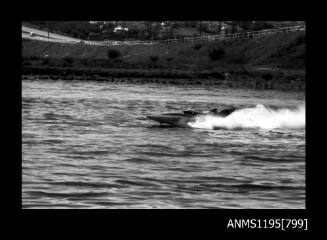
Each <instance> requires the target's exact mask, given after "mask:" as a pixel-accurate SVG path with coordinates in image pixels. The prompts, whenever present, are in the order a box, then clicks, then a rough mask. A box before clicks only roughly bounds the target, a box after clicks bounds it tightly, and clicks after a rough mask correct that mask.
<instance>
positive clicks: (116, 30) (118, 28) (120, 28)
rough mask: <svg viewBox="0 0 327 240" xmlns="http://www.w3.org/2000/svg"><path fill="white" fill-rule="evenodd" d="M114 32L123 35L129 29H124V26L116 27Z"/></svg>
mask: <svg viewBox="0 0 327 240" xmlns="http://www.w3.org/2000/svg"><path fill="white" fill-rule="evenodd" d="M114 32H115V33H122V32H128V28H126V27H125V28H124V27H122V26H118V27H115V28H114Z"/></svg>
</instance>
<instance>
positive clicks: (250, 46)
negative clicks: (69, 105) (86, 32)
mask: <svg viewBox="0 0 327 240" xmlns="http://www.w3.org/2000/svg"><path fill="white" fill-rule="evenodd" d="M22 44H23V45H22V56H23V64H26V65H50V66H51V65H52V66H60V65H62V64H66V65H67V64H70V65H71V66H76V67H80V66H91V67H92V66H93V67H102V68H135V69H138V68H161V69H192V70H197V69H199V70H204V69H232V68H244V67H254V66H260V67H273V68H275V67H277V68H285V69H304V68H305V32H293V33H283V34H273V35H270V36H265V37H258V38H253V39H247V40H237V39H232V40H224V41H215V42H203V43H195V44H191V43H189V44H175V45H136V46H90V45H85V44H75V45H74V44H62V43H47V42H40V41H32V40H23V43H22ZM110 49H111V50H112V49H115V50H117V51H118V52H119V56H118V57H117V58H115V59H109V58H108V55H107V53H108V50H110ZM219 51H220V53H219V54H220V55H219V54H218V55H219V56H217V55H216V56H213V55H214V54H215V53H217V52H219ZM212 56H213V57H212Z"/></svg>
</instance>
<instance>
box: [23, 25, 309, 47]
mask: <svg viewBox="0 0 327 240" xmlns="http://www.w3.org/2000/svg"><path fill="white" fill-rule="evenodd" d="M294 31H305V25H298V26H293V27H283V28H277V29H266V30H261V31H252V32H243V33H233V34H226V35H209V36H203V37H192V38H182V39H166V40H153V41H106V42H103V41H101V42H100V41H83V40H81V41H68V40H61V39H49V38H46V37H37V36H34V37H32V36H29V35H28V34H25V33H22V38H25V39H31V40H38V41H46V42H58V43H71V44H88V45H102V46H115V45H153V44H178V43H194V42H205V41H216V40H224V39H231V38H236V39H247V38H254V37H259V36H266V35H269V34H276V33H285V32H286V33H287V32H294Z"/></svg>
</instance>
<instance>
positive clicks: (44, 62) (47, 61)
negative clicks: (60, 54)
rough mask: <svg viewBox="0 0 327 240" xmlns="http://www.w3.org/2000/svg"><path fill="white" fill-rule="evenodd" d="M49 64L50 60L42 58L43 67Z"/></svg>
mask: <svg viewBox="0 0 327 240" xmlns="http://www.w3.org/2000/svg"><path fill="white" fill-rule="evenodd" d="M49 63H50V60H49V59H48V58H42V60H41V64H42V65H49Z"/></svg>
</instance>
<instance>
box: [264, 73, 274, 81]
mask: <svg viewBox="0 0 327 240" xmlns="http://www.w3.org/2000/svg"><path fill="white" fill-rule="evenodd" d="M262 78H263V79H264V80H266V81H268V80H271V79H272V78H273V75H272V74H271V73H264V74H263V75H262Z"/></svg>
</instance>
